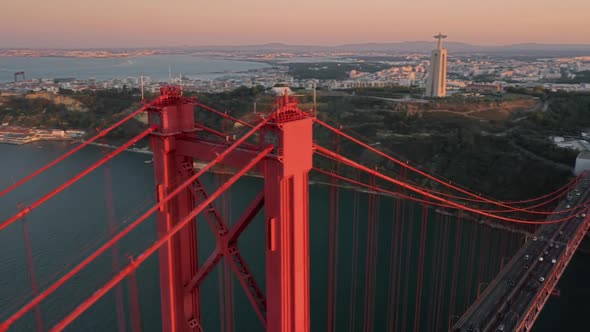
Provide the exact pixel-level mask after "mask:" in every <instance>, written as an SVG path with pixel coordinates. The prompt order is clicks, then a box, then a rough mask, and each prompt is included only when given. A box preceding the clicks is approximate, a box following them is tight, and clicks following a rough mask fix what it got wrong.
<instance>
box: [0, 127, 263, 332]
mask: <svg viewBox="0 0 590 332" xmlns="http://www.w3.org/2000/svg"><path fill="white" fill-rule="evenodd" d="M267 121H268V120H264V121H262V122H261V123H259V124H258V125H257V126H256V127H254V128H252V130H250V131H249V132H248V133H246V135H244V136H243V137H242V138H240V139H239V140H237V141H236V142H235V143H234V144H233V145H232V146H230V147H229V148H227V149H226V150H225V151H223V152H222V153H221V154H220V155H219V156H217V158H215V159H214V160H212V161H211V162H210V163H209V164H207V166H205V167H204V168H203V169H201V170H200V171H199V172H197V173H196V174H195V175H193V176H192V177H191V178H190V179H189V180H187V181H185V182H184V183H183V184H181V185H180V186H178V187H177V188H176V189H175V190H174V191H173V192H171V193H170V194H168V195H167V196H165V197H164V198H163V199H162V200H160V201H159V202H158V203H157V204H156V205H154V206H153V207H152V208H150V209H149V210H148V211H146V212H145V213H144V214H142V215H141V216H140V217H139V218H138V219H136V220H135V221H134V222H132V223H130V224H129V226H127V227H126V228H125V229H124V230H122V231H121V232H120V233H118V234H117V235H115V236H114V237H113V238H111V239H110V240H109V241H108V242H107V243H105V244H104V245H103V246H102V247H100V248H99V249H98V250H97V251H96V252H94V253H93V254H91V255H90V256H88V257H87V258H86V259H84V260H83V261H82V262H80V263H79V264H78V265H76V266H75V267H74V268H72V269H71V270H70V271H69V272H68V273H66V274H65V275H64V276H62V277H61V278H60V279H59V280H58V281H56V282H55V283H53V284H52V285H51V286H49V287H48V288H47V289H46V290H44V291H43V292H41V293H40V294H39V295H38V296H36V297H34V298H33V299H32V300H31V301H30V302H29V303H27V304H26V305H25V306H24V307H22V308H21V309H20V310H19V311H17V312H16V313H14V314H13V315H12V316H10V317H9V318H8V319H7V320H6V321H4V322H3V323H2V324H1V325H0V331H2V330H7V329H8V328H9V327H10V326H11V325H12V324H14V322H15V321H17V320H18V319H20V318H21V317H22V316H23V315H24V314H26V313H27V312H28V311H29V310H31V309H32V308H34V307H35V306H37V305H38V304H39V303H41V301H43V300H44V299H46V298H47V297H48V296H49V295H51V294H52V293H53V292H54V291H55V290H56V289H58V288H59V287H61V285H63V284H64V283H65V282H67V281H68V280H70V279H71V278H72V277H74V276H75V275H76V274H77V273H78V272H80V271H81V270H82V269H83V268H84V267H86V266H87V265H88V264H90V263H91V262H92V261H93V260H94V259H96V258H97V257H98V256H100V255H101V254H103V253H104V252H105V251H106V250H108V249H109V248H111V247H112V246H113V244H115V243H117V242H119V240H120V239H122V238H123V237H124V236H125V235H127V234H129V233H130V232H131V231H132V230H133V229H135V228H136V227H137V226H139V225H140V224H141V223H142V222H143V221H144V220H146V219H147V218H148V217H149V216H151V215H152V214H153V213H154V212H156V211H157V210H158V209H161V208H162V207H164V206H165V204H167V203H168V202H169V201H170V200H171V199H172V198H174V197H175V196H176V195H178V193H180V192H181V191H182V190H184V189H186V188H187V187H188V186H189V185H191V184H192V183H193V181H195V180H196V179H198V178H199V177H201V176H202V175H203V174H205V173H206V172H208V171H209V170H210V169H211V168H213V167H214V166H215V165H217V164H218V163H220V162H221V161H223V159H225V158H226V157H227V156H228V155H229V154H230V153H231V152H232V151H234V150H235V149H236V148H237V147H238V146H239V145H240V144H242V143H243V142H244V141H246V140H247V139H248V137H250V136H251V135H253V134H254V133H255V132H256V131H258V130H259V129H260V128H261V127H262V126H264V125H265V124H266V122H267Z"/></svg>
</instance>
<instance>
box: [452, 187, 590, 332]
mask: <svg viewBox="0 0 590 332" xmlns="http://www.w3.org/2000/svg"><path fill="white" fill-rule="evenodd" d="M589 181H590V180H588V178H587V177H586V178H584V179H583V180H582V181H580V182H579V183H578V185H577V186H576V188H575V189H574V190H572V191H571V192H570V193H569V194H568V196H567V198H566V199H564V200H563V201H562V202H560V204H559V205H558V206H557V208H556V209H555V211H563V210H567V209H569V208H570V207H572V206H576V205H578V204H582V203H584V202H586V201H587V200H588V198H590V186H589ZM576 213H577V216H576V217H575V218H573V219H570V220H568V221H566V222H562V223H558V224H550V225H543V226H541V227H539V229H538V230H537V232H536V233H535V236H534V237H533V238H532V239H530V240H529V241H528V242H527V243H526V244H525V245H524V246H523V247H522V248H521V249H520V250H519V251H518V252H517V253H516V254H515V255H514V257H513V258H512V259H511V260H510V262H509V263H508V264H507V265H506V267H505V268H504V269H503V270H502V271H501V272H500V273H499V274H498V276H497V277H496V278H495V279H494V280H493V281H492V282H491V283H490V285H489V286H488V287H487V288H486V290H485V291H484V292H483V293H482V294H481V296H480V297H479V298H478V299H477V300H476V301H475V303H474V304H473V305H472V306H471V307H470V308H469V309H468V310H467V312H466V313H465V314H464V315H463V316H462V317H461V318H460V319H459V321H458V322H457V323H456V324H455V325H454V326H453V328H452V331H473V332H479V331H514V330H516V329H517V327H520V326H521V325H522V324H523V321H524V320H525V319H528V320H527V321H526V322H527V324H529V325H532V323H534V319H535V318H536V316H537V315H538V312H539V311H540V310H537V309H536V308H534V307H533V305H537V304H539V298H540V295H545V294H542V293H543V292H547V291H550V290H548V289H549V288H551V290H552V289H553V287H554V286H555V284H557V281H558V280H559V277H560V276H561V273H562V272H563V269H565V266H566V265H567V264H566V263H567V262H568V261H569V258H570V257H571V255H573V251H575V249H576V248H577V246H575V245H573V244H572V243H573V242H574V236H575V235H576V234H579V232H578V230H579V229H580V227H586V228H585V229H586V230H587V226H588V221H587V218H586V215H585V214H583V213H581V212H579V211H572V212H564V213H560V214H555V215H551V216H550V217H549V218H548V219H547V220H552V219H558V218H563V217H565V216H569V215H572V214H576ZM588 218H590V216H588ZM549 286H551V287H549ZM546 295H547V296H549V294H546ZM543 299H544V300H546V297H544V298H543ZM543 303H544V301H543Z"/></svg>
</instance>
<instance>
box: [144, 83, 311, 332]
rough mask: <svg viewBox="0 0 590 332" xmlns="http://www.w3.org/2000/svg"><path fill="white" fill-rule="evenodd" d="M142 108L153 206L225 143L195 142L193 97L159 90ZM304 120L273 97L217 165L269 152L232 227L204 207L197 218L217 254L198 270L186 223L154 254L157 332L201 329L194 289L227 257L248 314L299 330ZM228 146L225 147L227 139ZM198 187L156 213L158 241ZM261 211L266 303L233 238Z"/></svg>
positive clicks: (270, 326)
mask: <svg viewBox="0 0 590 332" xmlns="http://www.w3.org/2000/svg"><path fill="white" fill-rule="evenodd" d="M161 92H162V95H161V96H160V97H159V99H158V101H157V102H156V104H155V105H154V106H153V107H151V108H150V110H149V122H150V125H158V128H159V129H158V132H155V133H153V134H152V136H151V145H152V149H153V151H154V169H155V173H156V174H155V176H156V191H157V195H158V198H159V199H160V200H162V199H163V197H165V196H166V195H168V194H169V193H170V192H172V191H174V190H175V189H176V188H177V187H178V185H179V184H181V183H183V182H184V181H186V180H187V179H189V178H190V177H191V176H192V175H194V174H195V173H194V169H193V158H197V159H199V160H201V161H210V160H213V159H215V157H216V154H215V153H214V149H213V148H215V147H216V146H220V147H223V146H225V147H227V144H228V143H227V142H222V143H220V142H219V141H217V142H216V141H213V140H207V139H203V138H199V137H200V136H199V137H198V136H197V135H196V133H197V132H198V131H200V130H201V129H197V128H203V126H202V125H200V124H196V123H195V120H194V110H193V108H194V105H195V103H196V100H194V99H190V98H186V97H183V96H182V92H181V91H180V90H179V89H178V88H175V87H166V88H162V91H161ZM312 125H313V114H312V113H308V112H304V111H302V110H301V109H299V108H298V107H297V102H296V101H295V99H293V98H290V97H288V96H284V97H281V98H279V99H278V100H277V104H276V106H275V110H274V112H273V113H272V114H271V115H270V117H269V118H267V119H265V121H264V125H263V126H261V127H260V129H259V130H258V135H257V136H256V142H255V143H254V144H247V145H246V144H244V147H241V148H240V149H237V150H235V151H233V152H232V153H231V155H229V156H228V157H227V158H225V159H224V165H227V166H229V167H235V168H237V169H240V168H241V166H243V165H244V164H245V163H246V162H247V161H249V160H251V159H253V157H255V156H256V154H258V153H259V152H260V151H261V150H263V149H265V148H267V147H268V146H269V145H273V146H274V151H273V153H272V154H271V155H269V156H268V157H266V158H264V159H263V160H262V161H261V162H260V163H259V164H258V165H257V168H256V170H257V172H259V173H261V174H263V175H264V190H263V192H261V193H260V194H259V195H257V196H256V198H255V199H254V200H253V202H252V203H251V205H250V207H249V208H247V210H246V211H245V212H244V214H243V216H242V217H241V218H240V219H239V220H238V221H237V222H236V224H235V226H234V227H233V228H232V229H228V227H227V225H228V223H227V222H225V221H224V220H223V219H222V218H221V217H220V214H219V213H217V211H216V210H215V208H214V207H213V205H211V206H210V207H209V209H207V210H206V212H205V213H206V217H207V221H208V223H209V224H210V226H211V227H212V229H213V230H214V233H215V234H216V237H217V247H216V249H215V251H214V252H213V253H212V254H211V256H210V257H209V259H207V260H206V261H205V262H204V263H203V264H202V265H199V262H198V255H197V253H198V243H197V235H196V234H197V226H196V224H195V222H192V223H190V224H188V225H187V226H186V227H185V228H184V229H183V230H182V231H181V232H179V233H178V234H177V236H176V237H175V238H173V239H172V240H171V241H169V242H168V244H167V245H165V246H163V247H162V248H161V249H160V251H159V261H160V288H161V291H160V292H161V298H162V321H163V327H162V328H163V331H167V332H172V331H174V332H176V331H201V330H200V329H201V326H200V322H201V313H200V300H201V299H200V294H199V286H200V284H201V283H202V281H203V279H205V278H206V277H207V275H208V274H209V273H210V272H211V271H212V270H213V268H214V266H215V265H216V264H217V263H219V261H220V260H221V259H223V258H225V259H227V260H228V262H229V266H230V267H231V268H232V270H233V271H234V273H235V274H236V277H237V279H238V281H239V282H240V284H241V285H242V287H243V288H244V291H245V292H246V295H247V296H248V299H249V300H250V302H251V303H252V305H253V307H254V310H255V312H256V313H257V315H258V317H259V318H260V320H261V322H262V324H263V325H264V326H265V327H266V329H267V330H268V331H273V332H274V331H281V332H288V331H297V332H299V331H309V324H310V321H309V208H308V207H309V195H308V186H309V183H308V173H309V170H310V169H311V167H312V155H313V141H312ZM230 142H231V140H230ZM207 197H208V196H207V193H206V192H205V189H204V188H203V187H202V186H201V184H200V181H198V180H197V181H195V183H194V186H191V187H189V188H187V189H185V190H184V191H182V192H181V193H180V194H179V195H177V196H176V197H175V198H174V199H172V200H170V201H169V203H168V204H167V205H166V206H165V207H164V208H162V209H161V210H160V211H159V213H158V232H159V235H162V234H165V233H166V232H168V231H169V230H170V229H171V228H172V227H174V225H175V223H177V222H178V221H180V220H182V219H183V218H185V217H186V216H187V215H189V214H190V212H191V211H192V210H193V209H194V208H195V206H196V205H197V203H199V202H202V201H203V200H205V199H207ZM263 206H264V211H265V220H266V232H267V234H266V242H267V246H266V296H265V295H264V294H263V292H262V291H261V290H260V287H258V285H257V283H256V281H255V279H254V277H253V276H252V274H251V273H250V271H249V269H248V267H247V265H246V262H245V261H244V260H243V258H242V257H241V255H240V253H239V249H238V247H237V238H238V237H239V236H240V234H241V233H242V231H243V230H244V229H245V228H246V227H247V226H248V224H249V223H250V222H251V221H252V220H253V219H254V217H255V216H256V214H257V213H258V211H260V210H261V209H262V207H263Z"/></svg>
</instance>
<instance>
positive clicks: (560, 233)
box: [555, 231, 563, 248]
mask: <svg viewBox="0 0 590 332" xmlns="http://www.w3.org/2000/svg"><path fill="white" fill-rule="evenodd" d="M562 234H563V231H559V235H562ZM555 248H557V247H555Z"/></svg>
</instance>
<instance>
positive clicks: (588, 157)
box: [574, 151, 590, 175]
mask: <svg viewBox="0 0 590 332" xmlns="http://www.w3.org/2000/svg"><path fill="white" fill-rule="evenodd" d="M587 170H590V151H583V152H581V153H580V154H579V155H578V158H576V168H575V169H574V174H575V175H580V173H582V172H584V171H587Z"/></svg>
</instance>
